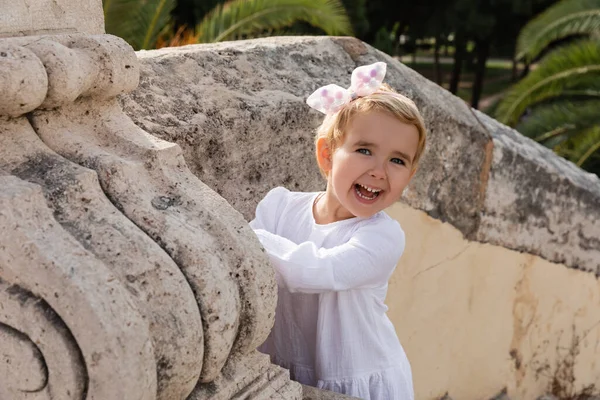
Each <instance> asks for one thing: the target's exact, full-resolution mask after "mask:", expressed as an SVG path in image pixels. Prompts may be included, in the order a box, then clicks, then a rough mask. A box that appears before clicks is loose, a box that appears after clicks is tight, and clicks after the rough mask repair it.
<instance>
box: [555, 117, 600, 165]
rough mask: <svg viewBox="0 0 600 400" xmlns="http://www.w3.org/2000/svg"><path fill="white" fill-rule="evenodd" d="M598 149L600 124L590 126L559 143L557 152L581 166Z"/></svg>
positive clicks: (599, 145) (599, 144) (596, 153)
mask: <svg viewBox="0 0 600 400" xmlns="http://www.w3.org/2000/svg"><path fill="white" fill-rule="evenodd" d="M599 151H600V126H597V125H596V126H591V127H589V128H588V129H586V130H584V131H582V132H580V133H579V134H578V135H576V136H573V137H572V138H570V139H569V140H567V141H566V142H564V143H563V144H562V145H561V148H560V149H559V151H558V153H559V154H561V155H562V156H563V157H565V158H567V159H569V160H571V161H572V162H574V163H575V164H577V166H579V167H581V166H583V165H584V164H585V163H586V162H587V161H589V160H590V159H591V157H592V156H594V155H598V154H600V153H599Z"/></svg>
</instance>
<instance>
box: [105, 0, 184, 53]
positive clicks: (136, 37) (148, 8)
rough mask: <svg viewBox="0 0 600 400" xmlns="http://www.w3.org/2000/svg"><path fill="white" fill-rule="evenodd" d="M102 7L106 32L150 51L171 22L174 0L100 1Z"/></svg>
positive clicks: (135, 47) (137, 47) (135, 46)
mask: <svg viewBox="0 0 600 400" xmlns="http://www.w3.org/2000/svg"><path fill="white" fill-rule="evenodd" d="M103 6H104V15H105V21H106V32H107V33H110V34H113V35H116V36H120V37H122V38H123V39H125V40H126V41H127V42H128V43H129V44H130V45H131V46H132V47H133V48H134V49H135V50H140V49H151V48H154V45H155V43H156V40H157V38H158V35H159V34H160V33H161V31H162V30H163V29H164V27H165V26H166V25H167V23H168V22H169V21H170V19H171V11H172V10H173V8H174V7H175V0H143V1H140V0H137V1H136V0H103Z"/></svg>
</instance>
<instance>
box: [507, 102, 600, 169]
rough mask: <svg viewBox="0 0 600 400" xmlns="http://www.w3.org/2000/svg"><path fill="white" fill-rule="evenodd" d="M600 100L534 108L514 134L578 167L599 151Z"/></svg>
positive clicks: (561, 103) (560, 103) (556, 103)
mask: <svg viewBox="0 0 600 400" xmlns="http://www.w3.org/2000/svg"><path fill="white" fill-rule="evenodd" d="M598 110H600V96H598V97H597V98H595V99H593V100H588V101H585V100H579V101H570V100H563V101H558V102H555V103H552V104H546V105H542V106H539V107H536V108H535V109H534V110H533V111H532V113H531V115H528V116H527V118H526V119H524V120H523V121H522V122H521V123H520V124H519V125H517V130H518V131H519V132H521V133H523V134H524V135H526V136H529V137H532V138H533V139H534V140H536V141H538V142H540V143H542V144H544V145H545V146H547V147H550V148H552V149H554V150H555V151H556V152H557V153H558V154H560V155H563V156H564V157H566V158H567V159H569V160H571V161H573V162H574V163H576V164H577V165H579V166H581V165H583V164H584V163H585V162H586V161H588V160H589V158H590V157H591V156H592V154H593V153H594V151H596V150H598V148H599V147H600V135H599V131H600V113H599V112H598Z"/></svg>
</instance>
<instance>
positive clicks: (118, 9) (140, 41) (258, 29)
mask: <svg viewBox="0 0 600 400" xmlns="http://www.w3.org/2000/svg"><path fill="white" fill-rule="evenodd" d="M175 3H176V0H143V1H140V0H103V5H104V16H105V21H106V31H107V32H108V33H111V34H114V35H117V36H120V37H122V38H124V39H125V40H126V41H127V42H128V43H129V44H131V45H132V47H133V48H134V49H136V50H139V49H149V48H154V47H155V46H156V43H157V41H158V39H159V37H160V36H162V35H165V34H166V33H167V32H169V31H172V30H173V27H172V21H171V11H172V10H173V8H174V7H175ZM300 21H301V22H305V23H308V24H310V25H312V26H314V27H316V28H318V29H320V30H322V31H323V32H325V33H326V34H328V35H351V34H352V28H351V25H350V21H349V19H348V16H347V14H346V11H345V9H344V7H343V6H342V3H341V2H340V0H231V1H229V2H227V3H225V4H219V5H217V6H216V7H215V8H214V9H213V10H212V11H210V12H209V13H208V14H207V15H206V16H205V17H204V19H203V20H202V21H201V22H200V23H199V24H198V25H197V26H196V27H195V29H194V30H193V34H190V33H189V31H188V32H183V31H182V30H179V31H178V34H180V35H184V36H186V39H185V40H184V41H183V42H185V43H190V42H195V43H210V42H219V41H224V40H236V39H241V38H251V37H257V36H260V35H262V34H264V33H265V32H273V31H275V32H278V31H281V30H282V29H283V28H286V27H289V26H291V25H293V24H294V23H295V22H300ZM163 42H164V40H163ZM176 42H178V40H175V41H171V42H169V43H176Z"/></svg>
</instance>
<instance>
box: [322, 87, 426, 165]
mask: <svg viewBox="0 0 600 400" xmlns="http://www.w3.org/2000/svg"><path fill="white" fill-rule="evenodd" d="M369 111H381V112H384V113H388V114H390V115H392V116H393V117H395V118H397V119H398V120H399V121H400V122H402V123H405V124H409V125H414V126H415V127H416V128H417V131H418V133H419V143H418V145H417V151H416V153H415V157H414V160H413V165H412V169H413V170H414V169H416V168H417V165H418V163H419V160H420V159H421V155H422V154H423V151H424V150H425V140H426V137H427V131H426V129H425V123H424V122H423V117H422V116H421V114H420V113H419V110H418V108H417V106H416V105H415V103H414V102H413V101H412V100H411V99H409V98H408V97H406V96H403V95H401V94H400V93H397V92H396V91H394V90H393V89H392V88H390V87H389V86H388V85H386V84H383V85H381V87H380V88H379V90H377V91H376V92H375V93H373V94H370V95H368V96H365V97H359V98H357V99H355V100H353V101H351V102H350V103H348V104H346V105H345V106H344V107H343V108H342V109H341V110H340V111H338V112H337V113H335V114H332V115H328V116H326V117H325V119H324V120H323V123H322V124H321V125H320V126H319V127H318V128H317V135H316V137H315V148H316V142H317V141H318V140H319V138H325V140H326V142H327V145H328V147H329V149H330V151H331V152H332V153H333V152H334V151H335V150H336V149H337V148H338V146H340V144H341V143H343V142H344V139H345V137H346V132H347V129H346V128H347V127H348V125H349V124H350V122H351V121H352V118H353V117H354V116H355V115H357V114H359V113H366V112H369ZM315 151H317V150H316V149H315ZM319 169H321V167H319ZM321 175H323V176H324V177H326V173H325V172H324V171H323V170H322V169H321Z"/></svg>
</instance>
